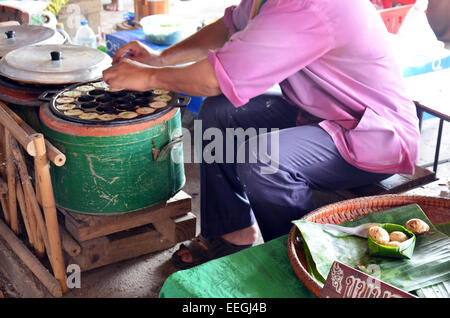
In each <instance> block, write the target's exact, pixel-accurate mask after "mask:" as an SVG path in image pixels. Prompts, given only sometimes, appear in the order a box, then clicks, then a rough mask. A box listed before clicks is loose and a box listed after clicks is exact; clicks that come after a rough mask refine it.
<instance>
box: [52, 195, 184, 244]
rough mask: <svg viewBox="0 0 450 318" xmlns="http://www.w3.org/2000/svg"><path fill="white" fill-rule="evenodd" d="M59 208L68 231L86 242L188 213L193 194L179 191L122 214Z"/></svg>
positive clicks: (77, 238) (79, 240) (80, 240)
mask: <svg viewBox="0 0 450 318" xmlns="http://www.w3.org/2000/svg"><path fill="white" fill-rule="evenodd" d="M59 210H60V211H61V212H62V213H63V214H64V216H65V227H66V229H67V231H68V232H69V233H70V234H72V236H73V237H74V238H75V239H76V240H77V241H78V242H84V241H87V240H91V239H94V238H97V237H101V236H105V235H108V234H112V233H117V232H120V231H124V230H128V229H131V228H136V227H139V226H142V225H146V224H150V223H155V222H159V221H164V220H166V219H167V218H170V217H175V216H179V215H183V214H186V213H187V212H190V211H191V196H189V195H188V194H187V193H185V192H184V191H179V192H178V193H177V194H176V195H175V196H174V197H172V198H171V199H169V200H168V201H167V202H165V203H161V204H158V205H155V206H153V207H150V208H146V209H143V210H140V211H136V212H131V213H125V214H120V215H108V216H105V215H100V216H97V215H83V214H75V213H69V212H67V211H64V210H63V209H59Z"/></svg>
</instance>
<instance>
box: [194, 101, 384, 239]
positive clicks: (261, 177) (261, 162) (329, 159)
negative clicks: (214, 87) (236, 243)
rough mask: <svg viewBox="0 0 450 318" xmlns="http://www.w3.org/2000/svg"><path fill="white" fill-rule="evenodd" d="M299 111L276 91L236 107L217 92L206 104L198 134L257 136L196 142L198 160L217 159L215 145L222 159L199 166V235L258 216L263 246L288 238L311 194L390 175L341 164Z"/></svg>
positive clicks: (216, 233)
mask: <svg viewBox="0 0 450 318" xmlns="http://www.w3.org/2000/svg"><path fill="white" fill-rule="evenodd" d="M297 113H298V108H297V107H296V106H293V105H290V104H289V103H287V102H286V100H285V99H283V97H281V96H280V95H279V94H264V95H261V96H258V97H255V98H253V99H251V100H250V101H249V103H247V104H246V105H244V106H241V107H238V108H236V107H234V106H233V105H232V104H231V103H230V102H229V101H228V100H227V99H226V98H225V97H224V96H223V95H221V96H217V97H211V98H207V99H206V100H205V101H204V103H203V105H202V108H201V110H200V113H199V117H200V119H201V126H202V134H203V133H205V132H208V129H209V131H211V128H212V129H214V131H215V132H219V131H220V132H222V134H223V136H227V134H228V135H229V136H230V130H231V131H233V129H234V132H236V128H237V129H240V132H241V133H242V130H244V131H246V132H249V131H253V132H254V131H255V130H256V133H257V135H256V136H255V135H254V134H253V135H252V134H250V133H249V134H247V135H246V136H245V138H240V135H239V134H238V135H234V136H233V138H231V139H229V138H217V136H216V138H217V139H216V140H214V138H213V137H211V138H210V139H211V140H203V141H202V147H203V148H202V149H200V151H203V155H205V154H207V155H210V156H211V155H213V156H214V155H217V153H215V152H217V151H219V150H218V149H219V148H220V147H218V146H219V145H220V146H221V147H222V149H220V151H221V152H222V154H221V155H222V156H216V157H223V159H224V160H215V161H214V160H213V161H211V160H209V161H207V162H205V161H204V162H202V163H200V178H201V191H200V196H201V199H200V200H201V215H200V221H201V233H202V235H203V236H205V237H220V236H221V235H223V234H226V233H230V232H234V231H236V230H240V229H242V228H245V227H248V226H250V225H252V224H254V223H255V218H256V220H257V222H258V225H259V228H260V230H261V233H262V236H263V239H264V240H265V241H268V240H271V239H273V238H276V237H278V236H281V235H284V234H287V233H288V232H289V230H290V228H291V226H292V223H291V221H292V220H296V219H299V218H300V217H302V216H303V215H305V214H306V213H308V212H310V211H311V210H313V209H314V205H313V202H312V199H311V194H312V190H326V191H329V190H338V189H346V188H352V187H357V186H361V185H365V184H370V183H373V182H376V181H379V180H382V179H384V178H387V177H388V175H385V174H376V173H371V172H367V171H363V170H361V169H358V168H356V167H354V166H352V165H350V164H349V163H347V162H346V161H345V160H344V159H343V158H342V157H341V156H340V154H339V152H338V150H337V149H336V147H335V145H334V143H333V140H332V139H331V137H330V136H329V135H328V133H327V132H325V131H324V130H323V129H322V128H320V127H319V126H317V125H308V126H296V116H297ZM249 128H250V130H249ZM274 128H275V129H277V130H275V131H274V130H273V129H274ZM230 141H234V142H233V145H230ZM212 143H214V145H215V146H214V147H211V144H212ZM242 154H244V155H242ZM226 158H228V159H232V158H234V161H233V160H225V159H226Z"/></svg>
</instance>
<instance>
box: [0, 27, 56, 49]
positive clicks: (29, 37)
mask: <svg viewBox="0 0 450 318" xmlns="http://www.w3.org/2000/svg"><path fill="white" fill-rule="evenodd" d="M63 42H64V37H63V36H62V35H61V34H60V33H59V32H57V31H56V30H53V29H50V28H47V27H43V26H37V25H29V24H22V25H12V26H2V27H0V56H5V55H6V54H7V53H8V52H10V51H12V50H15V49H17V48H20V47H23V46H28V45H34V44H62V43H63Z"/></svg>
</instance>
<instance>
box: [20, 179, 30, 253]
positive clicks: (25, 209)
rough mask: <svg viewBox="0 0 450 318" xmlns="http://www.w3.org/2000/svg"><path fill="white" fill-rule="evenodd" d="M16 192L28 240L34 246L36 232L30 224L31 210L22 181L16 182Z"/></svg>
mask: <svg viewBox="0 0 450 318" xmlns="http://www.w3.org/2000/svg"><path fill="white" fill-rule="evenodd" d="M16 194H17V202H19V207H20V212H21V214H22V220H23V224H24V225H25V230H26V232H27V236H28V242H29V243H30V245H31V246H33V247H34V233H33V232H32V228H31V226H30V217H29V211H28V207H27V205H26V203H25V196H24V194H23V190H22V186H21V185H20V182H17V183H16Z"/></svg>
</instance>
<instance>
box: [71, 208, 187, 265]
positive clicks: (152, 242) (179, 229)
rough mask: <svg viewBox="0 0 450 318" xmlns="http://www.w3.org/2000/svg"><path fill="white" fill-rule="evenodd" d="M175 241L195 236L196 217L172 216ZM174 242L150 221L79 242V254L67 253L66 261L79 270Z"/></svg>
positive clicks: (112, 262) (160, 248)
mask: <svg viewBox="0 0 450 318" xmlns="http://www.w3.org/2000/svg"><path fill="white" fill-rule="evenodd" d="M173 222H174V224H175V225H176V226H175V229H174V230H175V237H176V241H177V242H182V241H185V240H188V239H191V238H193V237H194V236H195V223H196V217H195V215H194V214H192V213H190V212H189V213H188V214H187V215H185V216H182V217H179V218H174V219H173ZM177 242H172V241H169V240H167V239H166V238H165V237H164V236H163V235H162V234H161V233H159V232H158V231H157V230H155V229H154V227H153V226H151V225H144V226H141V227H138V228H134V229H131V230H127V231H122V232H119V233H114V234H111V235H107V236H103V237H98V238H94V239H92V240H89V241H84V242H81V243H80V245H81V254H79V255H77V256H74V257H72V256H69V255H66V257H67V263H68V264H78V265H79V266H80V268H81V271H87V270H91V269H94V268H98V267H102V266H105V265H109V264H114V263H117V262H119V261H123V260H127V259H132V258H135V257H138V256H142V255H145V254H149V253H152V252H156V251H161V250H165V249H168V248H170V247H172V246H174V245H175V244H176V243H177Z"/></svg>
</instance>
